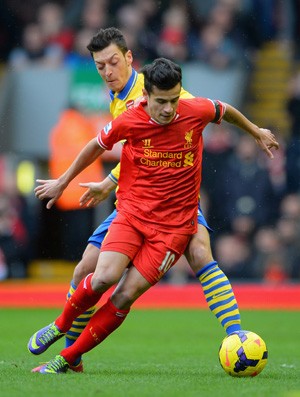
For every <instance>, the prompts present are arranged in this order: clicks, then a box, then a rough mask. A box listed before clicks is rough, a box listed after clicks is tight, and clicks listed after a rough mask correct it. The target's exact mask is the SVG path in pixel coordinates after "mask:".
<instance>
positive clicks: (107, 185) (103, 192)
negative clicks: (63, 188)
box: [79, 177, 117, 207]
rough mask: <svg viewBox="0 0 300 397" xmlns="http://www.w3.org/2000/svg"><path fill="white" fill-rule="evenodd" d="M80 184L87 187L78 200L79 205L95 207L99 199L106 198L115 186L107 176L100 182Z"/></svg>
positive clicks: (99, 201)
mask: <svg viewBox="0 0 300 397" xmlns="http://www.w3.org/2000/svg"><path fill="white" fill-rule="evenodd" d="M80 186H82V187H84V188H87V191H86V192H85V193H84V194H83V195H82V196H81V197H80V200H79V202H80V205H81V206H87V207H95V206H96V205H98V204H99V203H101V201H104V200H106V199H107V197H108V196H109V195H110V193H111V192H112V191H113V190H115V189H116V187H117V185H116V184H115V183H114V182H113V181H112V180H111V179H110V178H109V177H106V178H105V179H104V180H103V181H101V182H88V183H80Z"/></svg>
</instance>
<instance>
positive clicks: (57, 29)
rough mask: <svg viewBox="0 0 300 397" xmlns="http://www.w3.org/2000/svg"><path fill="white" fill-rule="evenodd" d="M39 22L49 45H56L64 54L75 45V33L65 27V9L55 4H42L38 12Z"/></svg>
mask: <svg viewBox="0 0 300 397" xmlns="http://www.w3.org/2000/svg"><path fill="white" fill-rule="evenodd" d="M37 22H38V24H39V25H40V27H41V30H42V33H43V36H44V39H45V42H46V44H47V45H49V44H56V45H57V46H60V47H61V48H62V50H63V52H64V53H65V52H69V51H70V50H71V48H72V45H73V40H74V31H73V30H72V29H70V28H66V27H65V26H64V8H63V7H62V6H61V5H59V4H57V3H53V2H49V3H45V4H42V5H41V6H40V7H39V8H38V10H37Z"/></svg>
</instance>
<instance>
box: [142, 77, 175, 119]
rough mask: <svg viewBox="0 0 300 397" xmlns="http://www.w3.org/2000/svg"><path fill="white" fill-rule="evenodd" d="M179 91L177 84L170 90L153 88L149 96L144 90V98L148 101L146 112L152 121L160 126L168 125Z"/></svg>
mask: <svg viewBox="0 0 300 397" xmlns="http://www.w3.org/2000/svg"><path fill="white" fill-rule="evenodd" d="M180 91H181V84H179V83H178V84H177V85H176V86H175V87H174V88H172V89H171V90H160V89H158V88H157V87H155V86H154V87H153V88H152V92H151V93H150V95H149V94H148V93H147V92H146V91H145V90H144V96H146V98H147V101H148V112H149V114H150V116H151V117H152V119H153V120H155V121H156V122H158V123H160V124H168V123H170V122H171V121H172V120H173V118H174V116H175V113H176V109H177V106H178V100H179V97H180Z"/></svg>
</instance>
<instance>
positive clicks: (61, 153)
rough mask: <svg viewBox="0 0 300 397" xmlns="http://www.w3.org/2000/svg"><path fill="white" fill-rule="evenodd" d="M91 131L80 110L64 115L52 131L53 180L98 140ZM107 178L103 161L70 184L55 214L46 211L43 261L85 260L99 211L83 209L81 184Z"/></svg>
mask: <svg viewBox="0 0 300 397" xmlns="http://www.w3.org/2000/svg"><path fill="white" fill-rule="evenodd" d="M91 131H93V128H92V127H91V124H90V122H89V120H88V119H87V118H86V117H85V116H84V115H83V114H82V113H80V112H79V111H78V110H76V109H74V108H71V107H70V108H68V109H66V110H65V111H63V112H62V114H61V115H60V118H59V120H58V122H57V124H56V125H55V126H54V127H53V129H52V130H51V131H50V137H49V139H50V161H49V166H50V177H51V178H53V179H55V178H57V177H58V176H60V175H61V174H62V172H64V171H65V170H66V169H67V168H68V167H69V166H70V164H71V163H72V161H73V160H74V158H75V157H76V156H77V155H78V153H79V152H80V150H81V149H82V148H83V147H84V146H85V145H86V144H87V143H88V142H89V141H90V139H92V138H93V137H94V135H93V133H92V132H91ZM103 176H104V175H103V169H102V164H101V161H100V159H99V160H98V161H96V162H95V163H93V164H92V165H91V166H89V167H88V168H87V169H86V170H84V171H83V172H82V173H81V174H80V175H79V176H78V177H76V178H75V179H74V180H73V181H72V182H71V183H70V185H69V186H68V187H67V189H66V190H65V192H64V194H63V195H62V196H61V197H60V198H59V199H58V201H57V202H56V204H55V206H54V207H53V210H51V211H48V210H45V211H44V213H43V215H44V217H45V219H44V224H43V226H44V228H45V229H44V230H41V233H40V235H41V240H42V241H41V243H40V246H41V247H43V252H41V253H40V254H41V257H45V254H46V256H47V255H49V257H52V258H54V257H58V258H60V259H61V258H62V259H65V260H69V261H76V260H79V259H80V258H81V255H82V252H83V251H84V249H85V246H86V242H87V239H88V238H89V237H90V235H91V234H92V232H93V229H94V224H93V223H94V211H95V209H94V208H84V209H82V208H81V207H80V205H79V198H80V197H81V195H82V194H83V189H82V188H81V187H80V186H79V183H80V182H90V181H97V180H101V179H102V178H103ZM42 207H43V208H44V205H42ZM55 210H56V211H55ZM49 233H50V234H51V236H52V237H51V239H49Z"/></svg>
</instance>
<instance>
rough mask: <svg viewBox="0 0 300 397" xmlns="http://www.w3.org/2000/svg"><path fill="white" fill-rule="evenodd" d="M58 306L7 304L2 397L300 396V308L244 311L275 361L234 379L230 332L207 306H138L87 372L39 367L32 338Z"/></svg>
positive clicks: (0, 364)
mask: <svg viewBox="0 0 300 397" xmlns="http://www.w3.org/2000/svg"><path fill="white" fill-rule="evenodd" d="M58 314H59V311H58V310H53V309H52V310H50V309H13V310H8V309H1V310H0V318H1V325H0V330H1V333H0V352H1V357H0V396H1V397H52V396H59V397H79V396H80V397H94V396H100V397H161V396H164V397H194V396H195V397H196V396H197V397H199V396H201V397H218V396H220V397H221V396H222V397H227V396H228V397H229V396H230V397H232V396H239V397H243V396H247V397H248V396H251V397H300V376H299V374H300V347H299V335H300V313H299V312H292V311H290V312H284V311H280V312H279V311H242V323H243V328H244V329H249V330H252V331H254V332H256V333H258V334H259V335H261V336H262V337H263V338H264V340H265V341H266V343H267V347H268V351H269V360H268V364H267V366H266V368H265V369H264V370H263V372H262V373H261V374H259V375H258V376H257V377H255V378H231V377H230V376H228V375H226V374H225V372H224V371H223V370H222V368H221V366H220V364H219V362H218V349H219V346H220V343H221V340H222V339H223V337H224V332H223V330H222V328H221V326H220V325H219V324H218V323H217V322H216V320H215V319H214V316H213V315H212V314H211V313H210V312H209V311H208V310H207V311H206V310H203V311H202V310H147V311H141V310H132V312H131V313H130V315H129V316H128V318H127V320H126V321H125V322H124V324H123V325H122V326H121V328H119V329H118V330H117V331H116V332H115V333H114V334H113V335H111V336H110V337H109V338H108V339H107V340H106V341H104V342H103V343H102V345H100V346H98V347H97V348H95V349H94V350H92V351H91V352H89V353H87V354H86V355H85V357H84V365H85V373H84V374H75V373H72V372H68V373H67V374H61V375H41V374H38V373H31V372H30V370H31V368H33V367H35V366H37V365H38V364H39V362H41V361H43V360H45V361H47V360H49V359H50V358H52V357H54V356H55V355H56V354H57V353H59V351H60V349H61V348H62V347H63V340H59V341H58V342H56V344H54V345H53V346H51V347H50V349H49V350H48V351H47V352H46V353H44V354H43V355H41V356H34V355H32V354H30V353H29V352H28V351H27V342H28V339H29V337H30V336H31V334H32V333H33V332H35V331H36V330H37V329H39V328H41V327H43V326H45V325H46V324H48V323H50V322H51V321H52V320H53V319H54V318H55V317H56V316H57V315H58Z"/></svg>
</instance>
